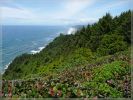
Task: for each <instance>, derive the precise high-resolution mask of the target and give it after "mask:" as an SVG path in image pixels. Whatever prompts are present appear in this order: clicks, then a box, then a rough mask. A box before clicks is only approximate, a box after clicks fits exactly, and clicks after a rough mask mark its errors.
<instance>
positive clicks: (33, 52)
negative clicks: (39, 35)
mask: <svg viewBox="0 0 133 100" xmlns="http://www.w3.org/2000/svg"><path fill="white" fill-rule="evenodd" d="M44 48H45V47H39V48H38V50H31V51H30V52H31V54H36V53H39V52H40V51H41V50H42V49H44Z"/></svg>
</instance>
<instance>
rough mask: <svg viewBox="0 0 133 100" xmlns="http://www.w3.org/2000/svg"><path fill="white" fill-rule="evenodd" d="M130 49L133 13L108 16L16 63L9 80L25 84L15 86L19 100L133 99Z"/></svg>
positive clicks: (63, 36)
mask: <svg viewBox="0 0 133 100" xmlns="http://www.w3.org/2000/svg"><path fill="white" fill-rule="evenodd" d="M130 45H131V11H130V10H129V11H127V12H123V13H122V14H121V15H119V16H116V17H114V18H113V17H112V16H111V15H110V14H109V13H107V14H106V15H105V16H103V17H102V18H101V19H99V21H98V22H97V23H95V24H93V25H88V26H86V27H83V28H81V29H80V30H78V31H77V32H76V33H75V34H70V35H64V34H60V36H59V37H56V38H55V39H54V40H53V42H51V43H49V44H48V45H47V46H46V47H45V48H44V49H43V50H42V51H41V52H40V53H37V54H23V55H21V56H19V57H16V58H15V59H14V60H13V62H12V63H11V64H10V65H9V67H8V69H7V70H6V71H5V73H4V74H3V78H4V79H9V80H10V79H21V80H25V81H22V84H21V85H19V83H15V84H18V85H16V87H15V88H16V89H15V90H14V96H16V93H18V94H17V96H19V97H20V96H22V97H23V96H24V94H25V96H24V97H39V96H40V97H95V96H97V97H130V96H131V90H130V87H131V82H130V81H131V77H130V75H131V71H130V70H131V68H130V59H131V58H130V49H131V46H130ZM37 82H39V84H41V88H39V89H38V87H37V86H36V84H38V83H37ZM31 84H32V85H31ZM26 87H29V88H26ZM35 87H36V88H35ZM5 91H6V90H5ZM57 94H58V95H57Z"/></svg>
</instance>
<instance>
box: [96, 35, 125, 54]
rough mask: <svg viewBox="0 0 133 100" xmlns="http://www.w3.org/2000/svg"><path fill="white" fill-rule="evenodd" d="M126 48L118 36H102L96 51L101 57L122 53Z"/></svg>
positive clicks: (121, 38)
mask: <svg viewBox="0 0 133 100" xmlns="http://www.w3.org/2000/svg"><path fill="white" fill-rule="evenodd" d="M126 48H127V43H126V42H124V39H123V37H122V36H120V35H116V34H110V35H104V37H103V38H102V40H101V43H100V46H99V48H98V49H97V51H98V53H99V54H101V55H109V54H114V53H115V52H118V51H123V50H125V49H126Z"/></svg>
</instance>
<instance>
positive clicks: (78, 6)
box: [0, 0, 133, 25]
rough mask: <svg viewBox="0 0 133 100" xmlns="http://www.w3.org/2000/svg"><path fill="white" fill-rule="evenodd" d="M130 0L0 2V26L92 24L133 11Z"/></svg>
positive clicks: (28, 0) (26, 0)
mask: <svg viewBox="0 0 133 100" xmlns="http://www.w3.org/2000/svg"><path fill="white" fill-rule="evenodd" d="M132 4H133V1H132V0H0V10H1V12H2V14H1V15H2V16H1V17H2V20H1V21H2V25H76V24H86V23H93V22H96V21H97V20H98V18H100V17H102V16H103V15H105V14H106V13H107V12H108V13H111V14H112V16H116V15H119V14H120V13H121V12H123V11H126V10H129V9H132V7H131V5H132Z"/></svg>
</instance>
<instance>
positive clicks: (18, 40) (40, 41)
mask: <svg viewBox="0 0 133 100" xmlns="http://www.w3.org/2000/svg"><path fill="white" fill-rule="evenodd" d="M72 31H73V30H72V27H71V26H15V25H13V26H2V43H1V44H2V50H1V51H0V52H2V60H1V63H2V64H1V65H0V70H1V71H2V72H3V71H4V70H5V69H6V68H7V67H8V65H9V64H10V62H11V61H12V60H13V59H14V58H15V57H17V56H19V55H21V54H23V53H32V54H34V53H37V52H39V51H40V50H42V49H43V48H44V47H45V46H46V45H47V44H48V43H49V42H51V41H52V40H53V39H54V38H55V37H57V36H58V35H59V34H60V33H64V34H70V33H71V32H72Z"/></svg>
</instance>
